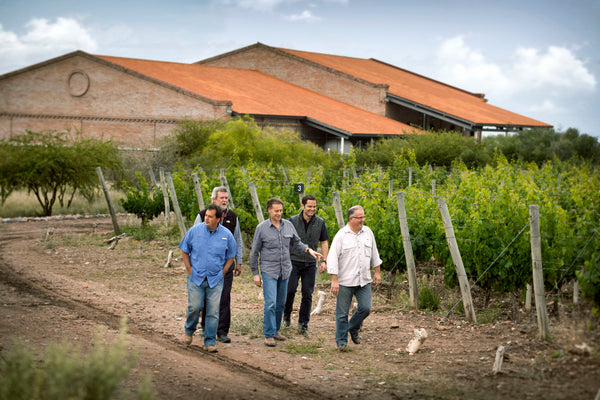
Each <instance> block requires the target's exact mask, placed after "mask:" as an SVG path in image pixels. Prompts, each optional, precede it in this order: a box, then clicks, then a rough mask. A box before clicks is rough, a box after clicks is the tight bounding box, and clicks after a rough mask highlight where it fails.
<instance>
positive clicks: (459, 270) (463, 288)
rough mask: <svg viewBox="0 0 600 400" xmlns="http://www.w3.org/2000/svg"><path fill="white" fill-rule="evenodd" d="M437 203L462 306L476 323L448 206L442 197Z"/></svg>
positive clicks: (467, 315)
mask: <svg viewBox="0 0 600 400" xmlns="http://www.w3.org/2000/svg"><path fill="white" fill-rule="evenodd" d="M437 203H438V207H439V209H440V213H441V214H442V220H443V222H444V230H445V231H446V240H447V241H448V247H449V248H450V254H451V255H452V261H453V262H454V267H455V268H456V275H457V276H458V283H459V285H460V292H461V295H462V301H463V306H464V308H465V316H466V317H467V320H468V321H471V322H473V323H475V324H476V323H477V318H476V316H475V309H474V308H473V300H472V298H471V288H470V286H469V280H468V279H467V273H466V272H465V266H464V265H463V262H462V257H461V256H460V251H459V249H458V243H457V242H456V237H455V236H454V227H453V226H452V220H451V219H450V213H449V212H448V206H447V205H446V200H444V199H438V201H437Z"/></svg>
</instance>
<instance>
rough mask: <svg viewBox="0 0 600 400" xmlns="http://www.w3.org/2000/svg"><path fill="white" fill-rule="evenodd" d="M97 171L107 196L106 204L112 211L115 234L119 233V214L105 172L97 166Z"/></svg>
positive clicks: (111, 216)
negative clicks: (105, 178) (116, 211)
mask: <svg viewBox="0 0 600 400" xmlns="http://www.w3.org/2000/svg"><path fill="white" fill-rule="evenodd" d="M96 173H97V174H98V179H100V184H101V185H102V191H103V192H104V197H105V198H106V204H107V205H108V212H110V218H111V220H112V224H113V229H114V231H115V235H118V234H119V233H120V231H121V229H120V228H119V222H118V221H117V214H116V213H115V207H114V206H113V203H112V199H111V198H110V193H109V192H108V187H107V186H106V182H105V181H104V174H103V173H102V168H100V167H96Z"/></svg>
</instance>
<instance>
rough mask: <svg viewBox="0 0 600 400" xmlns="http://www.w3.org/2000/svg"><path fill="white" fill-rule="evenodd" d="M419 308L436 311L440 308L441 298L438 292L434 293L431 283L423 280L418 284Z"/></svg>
mask: <svg viewBox="0 0 600 400" xmlns="http://www.w3.org/2000/svg"><path fill="white" fill-rule="evenodd" d="M418 302H419V303H418V304H419V308H421V309H425V310H429V311H437V310H438V309H439V308H440V303H441V299H440V296H439V294H437V293H436V291H435V288H434V287H433V285H432V284H431V283H430V282H428V281H427V280H425V281H424V282H421V285H419V300H418Z"/></svg>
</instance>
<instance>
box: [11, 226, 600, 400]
mask: <svg viewBox="0 0 600 400" xmlns="http://www.w3.org/2000/svg"><path fill="white" fill-rule="evenodd" d="M132 218H134V217H131V216H120V217H119V220H120V223H121V224H123V223H125V219H129V220H131V219H132ZM130 222H131V221H130ZM112 236H114V233H113V232H112V223H111V219H110V218H109V217H106V216H94V217H79V216H66V217H62V218H45V219H44V218H41V219H22V220H20V221H17V222H15V221H14V220H4V221H3V223H0V349H2V351H6V350H7V349H8V348H10V346H11V345H12V343H13V339H15V338H19V339H21V340H22V341H23V342H25V343H26V344H28V345H30V346H32V347H34V348H36V349H39V350H40V351H42V350H43V349H44V348H45V347H46V346H47V345H48V344H49V343H50V342H52V341H59V340H61V339H65V338H67V339H68V340H69V341H71V342H73V343H76V344H79V345H81V346H83V348H84V349H85V346H86V345H89V343H90V340H91V338H92V337H93V336H94V335H95V334H96V333H97V332H98V330H99V328H104V329H105V330H106V335H107V336H114V335H116V334H117V333H118V332H119V327H120V320H121V318H122V317H127V320H128V327H129V332H130V338H131V348H132V350H135V351H136V352H137V353H138V354H139V363H138V365H137V366H136V367H135V369H134V371H133V372H134V377H133V378H132V380H135V379H136V378H135V377H136V376H141V375H143V374H151V376H152V379H153V382H154V385H155V389H156V391H157V396H156V398H157V399H169V400H174V399H203V398H211V399H214V398H231V399H283V398H285V399H290V398H303V399H317V398H318V399H324V398H325V399H327V398H329V399H338V398H342V399H358V398H364V397H366V398H369V399H464V398H469V399H472V398H477V399H511V400H512V399H529V398H530V399H593V398H594V397H595V396H596V394H597V393H599V389H600V368H599V367H600V357H599V344H600V340H599V338H600V334H599V330H600V329H599V328H598V319H597V318H595V317H594V316H593V315H592V313H591V312H590V305H589V304H587V303H585V302H584V301H580V302H579V303H578V304H577V305H573V304H572V301H571V298H570V297H569V295H568V294H561V295H560V296H559V297H558V299H559V300H560V301H554V302H550V303H549V306H548V309H549V312H550V334H551V339H550V340H547V341H545V340H541V339H539V332H538V328H537V320H536V318H535V307H533V310H532V311H524V310H523V309H522V307H523V306H522V304H520V303H521V302H520V297H518V296H505V297H503V298H500V297H494V296H490V294H489V293H483V292H482V291H477V289H476V288H474V289H473V290H474V291H473V298H474V301H475V303H476V310H477V312H478V319H481V320H483V319H484V316H486V315H487V317H486V318H487V319H491V320H490V321H489V322H488V321H486V323H482V322H481V321H480V323H479V324H474V323H469V322H466V321H465V320H464V316H462V315H460V314H458V313H456V312H452V313H450V314H449V315H448V316H446V314H447V312H444V313H442V312H439V311H438V312H424V311H410V310H408V307H407V305H408V302H407V300H406V299H407V295H406V293H407V286H406V283H399V284H396V285H395V287H393V288H390V287H389V286H386V285H383V286H382V287H381V288H380V289H378V290H376V291H374V297H373V312H372V313H371V315H370V316H369V317H368V318H367V319H366V320H365V323H364V325H363V328H362V331H361V338H362V342H361V343H360V345H354V344H352V343H350V344H349V349H350V350H349V351H348V352H344V353H342V352H339V351H337V349H336V346H335V341H334V334H335V321H334V315H335V298H334V297H333V296H332V294H331V293H330V292H329V282H328V281H326V280H319V281H318V282H317V287H316V289H315V295H316V292H317V291H319V290H321V291H324V292H326V293H327V294H326V299H325V304H324V307H323V309H322V311H321V313H319V314H317V315H313V316H312V317H311V322H310V325H309V334H308V335H301V334H299V333H298V332H297V331H296V329H295V326H294V324H292V326H291V327H289V328H286V329H284V330H282V333H283V334H284V335H285V336H286V337H287V338H288V339H287V341H285V342H278V345H277V347H275V348H270V347H266V346H264V344H263V342H264V338H263V337H261V335H260V329H259V330H258V333H256V332H257V330H256V329H249V330H248V329H245V328H244V326H245V325H244V324H245V323H246V324H252V321H258V322H257V323H255V324H254V325H255V327H254V328H256V326H257V325H260V321H261V319H260V318H261V316H262V306H263V303H262V300H261V293H260V290H261V289H259V288H257V287H256V286H254V284H253V283H252V275H251V271H250V269H249V267H248V266H247V265H244V267H243V272H242V275H241V276H239V277H236V278H235V279H234V284H233V292H232V315H233V322H232V330H231V332H230V336H231V338H232V342H231V343H229V344H223V343H218V344H217V348H218V353H216V354H209V353H207V352H205V351H203V350H202V347H201V346H202V340H201V338H200V337H199V336H195V337H194V342H193V344H192V345H191V346H185V345H184V344H183V343H182V342H181V336H182V333H183V323H184V319H185V310H186V306H187V293H186V289H185V278H186V273H185V269H184V267H183V263H182V261H181V258H180V257H179V254H180V253H179V251H178V250H177V246H176V245H173V244H172V243H165V242H156V241H151V242H142V241H138V240H134V239H133V238H129V237H126V238H123V239H121V240H120V241H119V242H118V243H117V245H116V246H115V247H114V248H113V249H111V248H110V245H109V244H108V243H106V242H105V240H106V239H108V238H110V237H112ZM170 250H173V251H174V258H173V261H172V265H171V266H170V267H166V266H165V263H166V261H167V255H168V253H169V251H170ZM418 272H419V275H420V279H421V280H423V279H426V277H425V276H421V274H422V273H423V272H429V277H427V279H428V281H430V282H434V281H439V280H440V279H439V276H440V275H441V274H435V273H433V274H432V273H431V270H429V269H426V268H423V269H420V270H419V271H418ZM438 284H439V293H440V294H442V302H443V303H444V304H446V305H450V304H452V303H454V302H455V301H456V300H458V299H460V296H459V294H458V292H456V291H455V290H450V289H445V288H443V287H442V285H441V282H438ZM486 304H487V307H486ZM298 305H299V294H298V295H297V300H296V304H295V310H294V315H293V316H292V321H293V322H294V321H295V320H296V319H297V307H298ZM313 305H316V296H315V301H314V302H313ZM447 308H448V307H446V309H447ZM486 311H489V312H488V313H487V314H486V313H485V312H486ZM479 313H481V314H479ZM489 315H492V317H493V318H490V317H489ZM480 316H481V317H480ZM415 329H425V330H426V332H427V335H428V336H427V338H426V340H425V341H424V343H423V344H422V345H421V347H420V349H419V351H418V352H417V353H415V354H412V355H411V354H409V353H408V352H407V351H406V347H407V345H408V343H409V342H410V340H411V339H412V338H413V336H414V330H415ZM584 344H585V345H584ZM586 345H587V347H586ZM499 346H504V347H505V349H506V352H505V355H504V358H503V362H502V365H501V370H500V371H499V372H498V373H493V370H492V368H493V365H494V360H495V358H496V351H497V349H498V347H499ZM130 384H131V385H133V383H130Z"/></svg>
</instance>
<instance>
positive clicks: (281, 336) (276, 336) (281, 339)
mask: <svg viewBox="0 0 600 400" xmlns="http://www.w3.org/2000/svg"><path fill="white" fill-rule="evenodd" d="M273 338H274V339H275V340H279V341H280V342H283V341H284V340H285V339H286V337H285V336H283V335H282V334H281V333H279V332H277V333H276V334H275V336H273Z"/></svg>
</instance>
